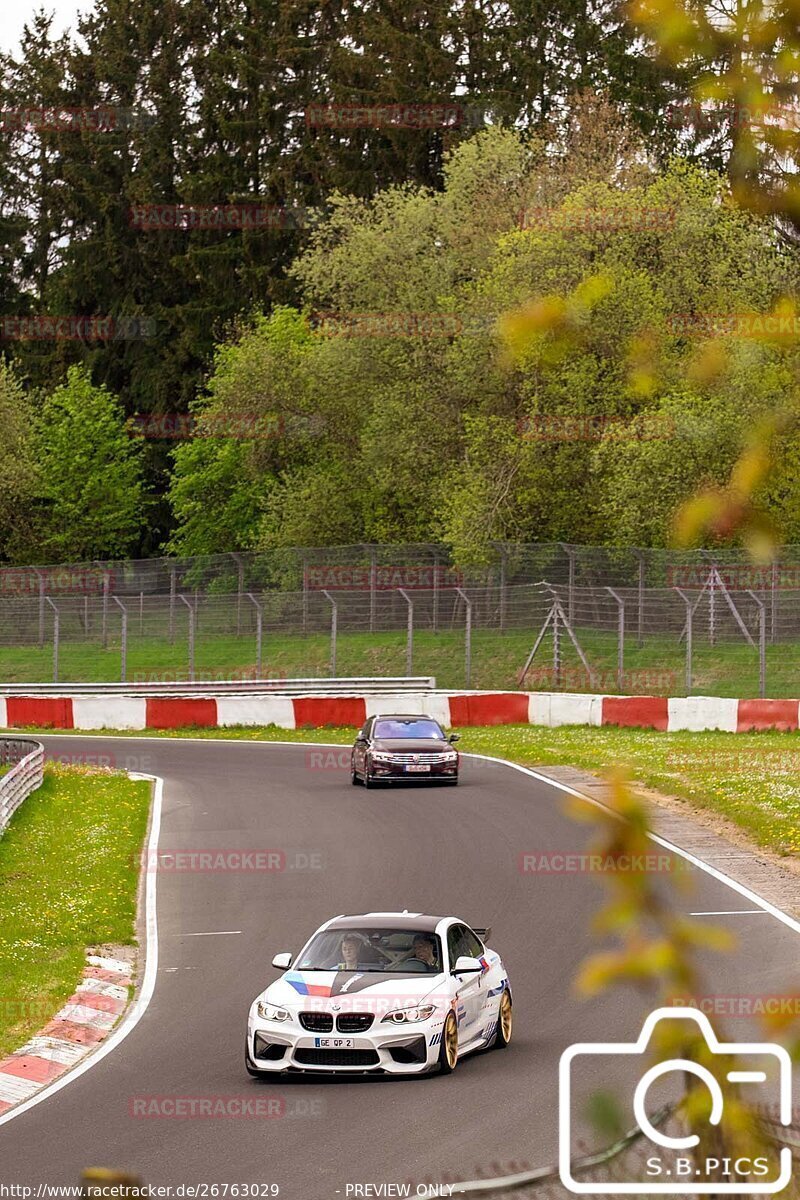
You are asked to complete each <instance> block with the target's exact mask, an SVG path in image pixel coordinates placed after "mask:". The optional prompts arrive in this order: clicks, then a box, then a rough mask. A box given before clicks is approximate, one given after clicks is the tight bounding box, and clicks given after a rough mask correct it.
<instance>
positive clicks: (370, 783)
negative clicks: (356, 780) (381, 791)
mask: <svg viewBox="0 0 800 1200" xmlns="http://www.w3.org/2000/svg"><path fill="white" fill-rule="evenodd" d="M375 786H376V784H375V780H374V779H373V778H372V776H371V775H370V773H369V758H365V759H364V787H365V788H374V787H375Z"/></svg>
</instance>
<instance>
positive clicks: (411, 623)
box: [397, 588, 414, 675]
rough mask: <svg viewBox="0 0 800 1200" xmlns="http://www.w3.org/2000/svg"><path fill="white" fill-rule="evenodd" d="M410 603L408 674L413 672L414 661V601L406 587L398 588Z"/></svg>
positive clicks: (407, 641) (407, 631)
mask: <svg viewBox="0 0 800 1200" xmlns="http://www.w3.org/2000/svg"><path fill="white" fill-rule="evenodd" d="M397 590H398V592H399V593H400V595H401V596H402V597H403V599H404V600H405V602H406V604H407V605H408V622H407V624H406V675H410V674H411V664H412V663H413V661H414V601H413V600H412V599H411V597H410V596H409V594H408V592H407V591H406V590H405V588H398V589H397Z"/></svg>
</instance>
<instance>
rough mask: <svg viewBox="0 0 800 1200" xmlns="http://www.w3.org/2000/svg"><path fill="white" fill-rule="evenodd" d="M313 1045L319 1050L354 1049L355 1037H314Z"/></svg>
mask: <svg viewBox="0 0 800 1200" xmlns="http://www.w3.org/2000/svg"><path fill="white" fill-rule="evenodd" d="M314 1045H315V1046H319V1048H320V1050H354V1049H355V1045H356V1039H355V1038H314Z"/></svg>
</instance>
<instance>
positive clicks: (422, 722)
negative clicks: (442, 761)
mask: <svg viewBox="0 0 800 1200" xmlns="http://www.w3.org/2000/svg"><path fill="white" fill-rule="evenodd" d="M372 736H373V737H376V738H437V739H438V740H439V741H442V742H443V741H444V740H445V737H444V732H443V730H442V727H441V725H439V723H438V722H437V721H429V720H427V719H426V718H415V717H409V718H408V719H404V718H402V717H384V718H383V719H382V720H380V721H376V722H375V725H374V726H373V729H372Z"/></svg>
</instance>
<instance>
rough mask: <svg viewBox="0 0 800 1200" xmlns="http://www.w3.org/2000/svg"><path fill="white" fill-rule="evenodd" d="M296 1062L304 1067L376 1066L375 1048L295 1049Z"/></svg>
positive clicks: (377, 1058) (378, 1059)
mask: <svg viewBox="0 0 800 1200" xmlns="http://www.w3.org/2000/svg"><path fill="white" fill-rule="evenodd" d="M294 1056H295V1059H296V1061H297V1062H299V1063H302V1065H303V1066H304V1067H377V1065H378V1063H379V1062H380V1058H379V1057H378V1054H377V1052H376V1051H375V1050H311V1049H302V1048H301V1049H300V1050H295V1052H294Z"/></svg>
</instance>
